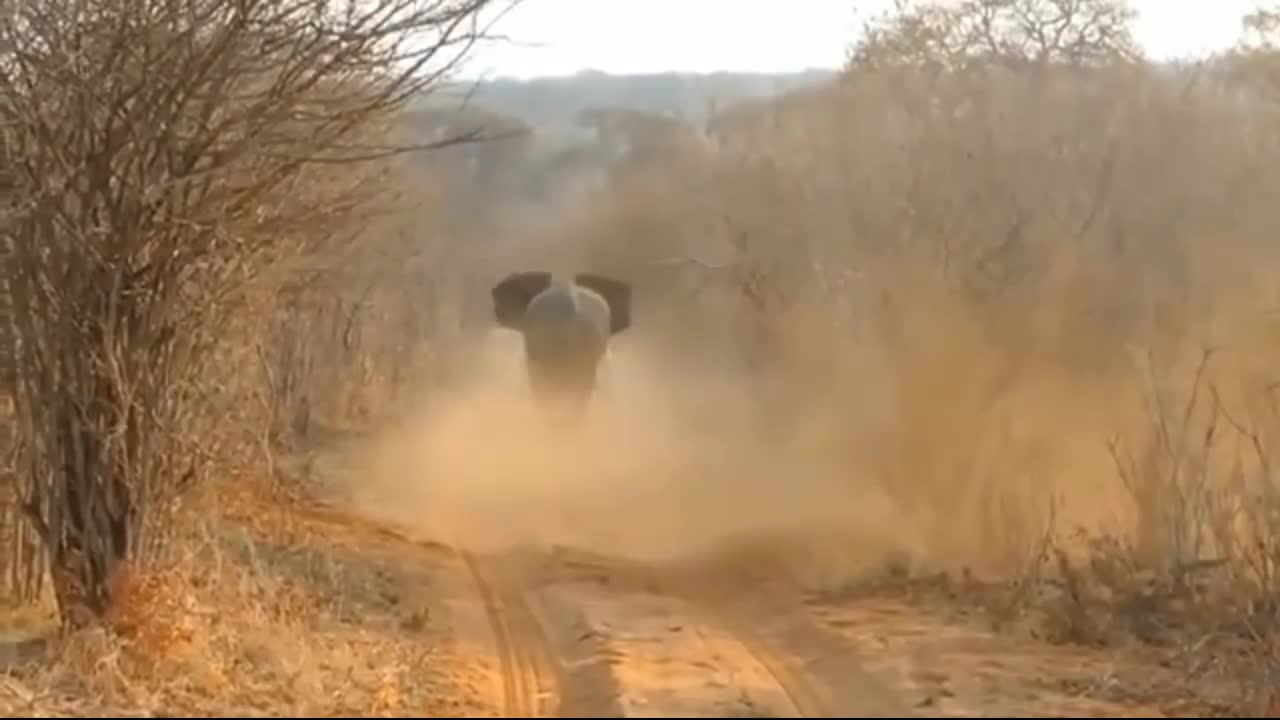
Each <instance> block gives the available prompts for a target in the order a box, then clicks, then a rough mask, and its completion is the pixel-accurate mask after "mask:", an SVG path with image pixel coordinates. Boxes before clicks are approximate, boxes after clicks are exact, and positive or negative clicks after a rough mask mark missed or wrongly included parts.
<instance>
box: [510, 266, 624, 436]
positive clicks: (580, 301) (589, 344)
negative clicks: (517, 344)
mask: <svg viewBox="0 0 1280 720" xmlns="http://www.w3.org/2000/svg"><path fill="white" fill-rule="evenodd" d="M491 294H492V296H493V313H494V319H495V320H497V322H498V324H499V325H501V326H503V327H506V328H510V329H512V330H516V331H518V332H519V333H520V334H521V335H522V336H523V337H524V350H525V368H526V370H527V372H528V374H529V383H530V387H531V389H532V390H533V393H534V396H535V397H536V398H537V399H538V401H539V403H540V404H542V405H543V406H544V407H548V406H561V407H564V406H567V407H568V409H569V410H570V411H571V412H572V413H574V414H575V415H576V414H578V413H580V412H581V411H582V410H583V409H585V406H586V403H587V401H588V400H590V398H591V396H592V394H593V393H594V392H595V387H596V371H597V370H598V369H599V366H600V362H601V359H602V358H603V357H604V355H605V351H606V350H607V349H608V345H609V339H610V337H612V336H613V335H616V334H618V333H620V332H622V331H624V330H626V329H627V328H628V327H630V326H631V286H630V285H628V284H627V283H624V282H620V281H618V280H614V279H612V278H607V277H604V276H601V275H595V274H591V273H579V274H577V275H574V276H573V277H572V278H571V279H568V280H563V279H556V278H554V277H553V276H552V274H551V273H549V272H542V271H533V272H518V273H512V274H511V275H508V276H507V277H506V278H505V279H503V280H502V282H499V283H498V284H497V285H494V286H493V289H492V290H491Z"/></svg>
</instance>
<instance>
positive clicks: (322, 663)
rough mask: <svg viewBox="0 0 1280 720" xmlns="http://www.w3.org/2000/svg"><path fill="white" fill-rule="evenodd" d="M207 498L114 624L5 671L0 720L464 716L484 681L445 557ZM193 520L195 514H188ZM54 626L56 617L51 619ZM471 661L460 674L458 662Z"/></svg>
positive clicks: (237, 501) (245, 497) (244, 500)
mask: <svg viewBox="0 0 1280 720" xmlns="http://www.w3.org/2000/svg"><path fill="white" fill-rule="evenodd" d="M240 495H241V496H240V497H232V496H229V495H227V494H225V493H221V494H217V496H216V497H215V496H214V495H210V496H209V497H207V498H205V499H204V500H203V501H202V504H200V505H199V506H198V507H192V508H189V509H188V512H190V515H189V516H188V517H187V519H188V520H189V521H190V524H189V525H188V527H189V528H190V531H189V532H188V533H185V534H184V535H183V537H180V538H178V539H177V540H176V541H175V544H174V549H175V555H176V557H175V558H174V559H173V560H172V562H169V563H166V564H165V566H164V567H163V569H160V570H157V571H154V572H148V573H146V574H144V575H137V576H133V577H131V578H129V579H127V580H124V581H122V582H124V583H125V585H126V587H125V588H123V590H122V591H123V592H124V600H123V601H122V602H121V603H120V605H119V607H118V608H117V610H116V611H115V613H114V614H113V617H112V618H111V625H110V630H101V629H100V630H96V631H88V632H82V633H78V634H75V635H72V636H68V637H66V638H63V639H60V640H57V641H55V643H54V645H53V647H51V648H50V649H51V651H52V655H53V657H54V660H53V661H52V662H49V663H45V664H40V665H20V666H17V667H16V668H15V669H13V670H11V671H10V672H9V673H8V674H6V675H4V676H0V708H3V713H4V714H5V715H9V716H13V717H17V716H28V717H31V716H34V717H89V716H100V715H106V716H113V715H114V716H116V717H130V716H135V717H175V716H188V717H192V716H203V717H224V716H229V717H236V716H241V717H255V716H281V715H284V716H292V717H351V716H355V717H405V716H418V717H423V716H426V717H460V716H463V717H469V716H475V715H487V714H490V713H491V712H492V708H491V707H489V706H488V705H487V704H486V703H488V702H489V698H487V696H486V695H485V693H486V692H487V685H485V683H486V682H487V680H486V679H485V678H484V677H483V675H481V674H479V671H476V673H475V674H472V675H468V674H467V668H468V667H476V666H475V665H474V658H470V660H469V659H468V657H467V653H468V652H471V653H474V652H476V651H475V650H471V651H468V650H467V649H466V648H463V647H459V646H458V645H457V644H456V643H455V642H454V639H453V637H452V636H451V635H449V634H448V631H447V630H445V629H444V626H442V625H441V623H440V621H439V619H438V617H437V614H438V613H439V610H440V608H439V606H438V605H437V604H436V603H438V602H439V600H440V593H439V591H438V589H437V588H435V587H434V585H433V583H434V580H435V578H434V576H433V574H432V571H433V570H435V569H438V565H439V563H440V556H439V554H438V553H434V554H433V552H432V551H431V550H430V549H428V548H423V547H421V546H417V545H414V544H412V543H409V542H408V541H405V540H403V539H398V538H395V537H392V536H388V535H387V534H385V533H381V532H378V531H376V530H374V529H372V528H369V527H368V526H364V525H360V524H358V523H352V522H350V521H349V520H347V519H344V518H340V517H332V516H325V515H323V514H317V513H314V512H311V513H309V512H306V511H302V512H298V511H287V510H284V509H281V508H280V507H279V505H278V501H276V500H274V499H273V500H264V499H263V498H260V497H254V496H253V494H252V493H240ZM198 518H202V519H198ZM49 619H50V620H52V618H51V617H50V618H49ZM469 662H471V663H472V664H471V665H469V664H468V663H469Z"/></svg>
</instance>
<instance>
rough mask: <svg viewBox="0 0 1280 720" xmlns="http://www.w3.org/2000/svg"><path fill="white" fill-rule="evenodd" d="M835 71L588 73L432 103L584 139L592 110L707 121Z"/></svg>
mask: <svg viewBox="0 0 1280 720" xmlns="http://www.w3.org/2000/svg"><path fill="white" fill-rule="evenodd" d="M834 75H835V73H834V71H831V70H807V71H803V72H797V73H786V74H777V75H773V74H763V73H760V74H756V73H727V72H726V73H712V74H694V73H663V74H656V75H610V74H608V73H604V72H599V71H584V72H580V73H578V74H576V75H569V76H563V77H545V78H534V79H529V80H520V79H514V78H498V79H493V80H485V81H481V82H479V83H465V84H464V83H456V84H452V85H450V86H447V87H445V88H442V89H441V90H439V91H437V92H436V93H435V94H434V95H433V96H432V98H431V99H430V100H429V101H428V104H429V105H431V106H435V107H437V108H438V107H440V106H441V105H443V106H446V107H448V106H450V105H452V106H455V107H456V106H457V105H458V103H460V102H463V101H465V102H467V103H468V104H469V105H471V106H473V107H475V106H478V108H482V109H483V110H484V111H488V112H493V113H497V114H499V115H506V116H511V117H517V118H519V119H520V120H522V121H523V122H524V123H526V124H528V125H529V126H531V127H532V128H534V129H535V130H537V131H539V134H541V135H544V136H546V135H553V136H554V135H561V134H568V135H569V136H570V137H577V136H579V135H580V133H581V131H580V129H579V128H577V127H576V125H575V117H576V116H577V114H578V113H579V112H580V111H582V110H586V109H596V108H610V109H628V110H640V111H645V112H650V113H657V114H662V115H667V116H670V117H675V118H681V119H683V120H685V121H687V122H691V123H695V124H698V125H701V124H702V123H703V122H704V121H705V120H706V118H707V117H708V115H710V114H712V113H714V112H717V111H722V110H724V109H726V108H727V107H730V106H733V105H736V104H738V103H741V102H743V101H749V100H762V99H767V98H771V97H775V96H777V95H780V94H783V93H786V92H789V91H791V90H796V89H800V88H805V87H810V86H813V85H816V84H819V83H822V82H824V81H827V80H829V79H831V78H832V77H833V76H834Z"/></svg>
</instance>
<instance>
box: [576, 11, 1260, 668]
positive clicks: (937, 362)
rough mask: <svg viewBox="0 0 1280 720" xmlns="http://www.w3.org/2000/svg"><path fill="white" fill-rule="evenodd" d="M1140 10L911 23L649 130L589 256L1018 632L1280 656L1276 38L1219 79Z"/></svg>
mask: <svg viewBox="0 0 1280 720" xmlns="http://www.w3.org/2000/svg"><path fill="white" fill-rule="evenodd" d="M1131 21H1132V17H1131V14H1130V13H1128V12H1127V11H1125V9H1124V8H1123V6H1120V5H1118V4H1114V3H1110V2H1105V1H1104V0H1092V1H1091V0H1086V1H1084V2H1074V1H1073V2H1057V1H1055V0H1009V1H1005V0H967V1H965V2H959V3H951V4H948V5H930V4H902V5H900V6H899V7H898V9H897V11H896V12H895V13H892V14H890V15H889V16H886V17H884V18H881V19H879V20H877V21H875V22H873V23H872V24H871V25H870V26H869V28H868V31H869V32H868V33H867V34H866V35H865V36H864V37H863V39H862V40H861V41H859V43H858V44H857V45H856V46H855V47H854V48H853V50H852V52H851V59H850V62H849V65H848V67H847V68H846V69H845V71H844V73H843V74H842V76H841V78H840V80H839V82H838V83H836V84H833V85H830V86H823V87H819V88H816V89H812V90H807V91H799V92H795V93H793V94H791V95H789V96H786V97H784V98H783V99H781V100H779V101H777V102H773V103H768V104H763V103H762V104H760V105H758V106H754V107H741V108H735V109H732V110H729V111H727V112H724V113H721V114H720V115H718V116H717V117H715V118H713V119H712V121H711V122H709V123H708V127H707V128H705V130H703V131H702V132H699V129H691V130H692V132H690V131H689V130H690V129H686V130H685V131H682V132H671V131H668V132H666V133H665V134H664V135H663V136H662V137H663V138H664V139H665V140H667V141H668V142H667V143H666V145H665V147H664V144H663V143H661V142H657V141H655V139H654V138H653V137H648V138H645V139H644V141H643V142H641V143H638V144H637V147H640V148H642V149H643V151H644V154H643V156H642V157H638V158H635V161H634V162H633V163H631V164H630V165H628V166H623V167H618V168H615V169H614V171H613V172H612V173H611V175H610V177H609V178H608V180H607V182H606V184H605V186H604V188H603V189H602V190H601V191H600V193H599V194H597V195H594V196H591V197H590V198H589V199H588V200H586V201H584V202H583V203H582V204H581V206H580V207H579V208H577V210H576V215H575V216H574V217H573V219H572V221H571V223H570V225H569V227H570V228H571V230H570V234H571V236H572V237H573V238H574V239H575V240H576V241H578V242H580V243H581V246H582V247H583V248H584V252H585V253H587V254H588V256H590V257H593V258H595V259H596V261H597V262H600V263H603V264H606V265H609V266H611V267H613V268H614V269H615V271H616V272H618V273H620V274H625V275H627V276H628V277H630V278H632V279H634V280H635V281H636V282H637V283H638V284H640V285H642V286H648V287H661V292H655V293H654V299H653V300H652V303H653V305H654V306H655V307H653V308H650V312H651V313H653V314H657V313H661V312H663V310H662V309H659V306H660V307H661V308H665V309H668V310H671V309H675V310H676V312H670V313H668V314H667V315H665V316H664V324H663V326H662V328H661V329H660V330H657V331H655V332H659V333H661V334H663V335H664V337H666V338H668V339H677V338H678V339H679V342H669V343H658V346H659V347H663V348H664V350H663V351H662V352H663V353H680V352H684V353H686V354H688V355H693V354H697V355H699V356H704V355H706V354H710V355H711V356H713V357H714V360H712V362H713V363H714V364H715V365H716V366H717V367H718V368H725V367H731V366H732V367H744V368H745V369H746V371H747V372H748V373H749V375H748V376H749V377H752V378H753V380H751V382H753V383H754V386H755V387H757V388H760V389H761V392H759V393H757V397H758V399H759V400H760V405H759V410H760V415H761V418H762V422H764V423H766V425H765V427H767V428H769V429H768V430H767V432H768V433H771V434H773V435H774V436H776V435H777V434H778V433H780V432H783V430H781V428H787V427H795V428H804V430H803V431H801V432H803V433H804V434H806V435H808V438H807V442H809V443H810V445H809V446H808V447H809V448H810V450H811V452H812V453H813V456H812V457H813V458H814V462H815V464H821V463H824V462H825V463H835V464H840V465H842V466H846V467H848V468H850V480H851V482H859V483H867V484H869V485H871V486H876V487H880V488H884V489H886V490H887V492H888V493H889V494H890V495H891V496H892V497H893V498H894V499H895V500H896V501H897V502H898V504H899V505H900V506H901V507H902V509H903V510H904V511H905V512H906V514H907V515H908V516H909V517H910V518H912V521H913V522H912V525H913V528H914V530H915V531H916V532H918V533H919V535H920V540H921V549H920V553H921V554H922V555H923V557H922V558H921V559H922V560H923V564H924V565H925V566H932V567H934V568H942V569H954V570H958V569H960V568H966V569H967V570H968V571H969V572H971V573H973V576H976V577H978V578H983V579H985V580H998V579H1003V580H1002V582H1003V581H1010V580H1016V581H1017V582H1015V583H1014V584H1013V585H1008V586H1005V587H1006V591H1007V595H1005V596H1004V597H1003V598H1002V599H1000V600H999V601H993V602H991V604H992V606H993V608H994V609H996V610H998V612H997V615H998V619H999V620H1000V621H1001V622H1008V621H1009V620H1015V619H1018V618H1020V617H1026V616H1027V615H1026V614H1027V613H1028V612H1031V613H1032V615H1033V616H1035V617H1040V618H1042V619H1043V622H1041V623H1039V624H1040V627H1038V628H1037V629H1036V631H1037V632H1038V633H1046V634H1048V635H1049V636H1050V637H1053V638H1055V639H1057V640H1059V641H1079V642H1088V643H1111V642H1122V641H1125V640H1128V639H1132V638H1134V637H1135V636H1136V637H1138V638H1139V639H1141V640H1144V641H1148V642H1152V643H1157V644H1167V645H1168V646H1170V647H1179V648H1190V647H1195V648H1198V649H1201V650H1203V649H1204V646H1203V645H1197V643H1202V642H1209V644H1210V646H1211V647H1212V648H1213V649H1212V650H1206V651H1205V652H1206V653H1209V654H1208V655H1206V654H1204V653H1199V654H1196V657H1197V658H1203V657H1209V656H1214V657H1216V658H1217V660H1216V661H1214V662H1212V663H1207V664H1201V665H1197V667H1198V669H1199V670H1214V671H1216V670H1218V669H1220V667H1219V663H1222V662H1226V661H1227V660H1228V659H1235V658H1239V657H1240V655H1239V654H1238V653H1236V652H1235V651H1234V650H1232V651H1227V650H1226V648H1234V649H1238V648H1239V647H1241V646H1248V647H1249V650H1247V651H1241V652H1244V653H1245V655H1246V656H1248V657H1249V658H1250V659H1249V661H1248V662H1249V663H1252V664H1253V665H1252V666H1253V667H1254V668H1258V667H1263V666H1269V663H1270V657H1269V655H1270V650H1269V648H1270V647H1271V644H1272V638H1273V637H1274V632H1275V630H1276V628H1277V626H1276V620H1277V617H1276V616H1275V607H1274V605H1275V603H1274V597H1275V592H1276V585H1275V581H1276V577H1277V575H1276V570H1275V568H1276V567H1277V562H1278V561H1280V555H1278V554H1277V545H1276V536H1275V528H1276V518H1277V516H1278V513H1280V506H1277V504H1276V501H1277V494H1276V493H1277V491H1276V488H1277V485H1276V483H1277V480H1280V478H1277V477H1276V476H1275V474H1274V473H1275V470H1274V467H1275V463H1276V459H1275V443H1276V442H1277V440H1280V435H1277V432H1278V431H1280V415H1278V414H1277V406H1276V404H1275V396H1274V393H1275V384H1276V380H1277V376H1276V369H1275V368H1276V361H1277V359H1278V358H1280V355H1277V351H1278V350H1280V348H1278V347H1277V345H1276V343H1277V336H1276V326H1275V303H1276V301H1277V296H1276V291H1275V287H1276V285H1275V283H1276V277H1277V275H1276V270H1277V260H1280V258H1278V257H1277V255H1276V251H1275V247H1274V242H1273V234H1274V229H1275V227H1276V225H1277V222H1278V221H1280V216H1278V215H1277V212H1276V210H1275V204H1274V202H1273V201H1272V200H1271V198H1274V197H1275V196H1276V192H1277V190H1280V175H1277V174H1276V173H1275V171H1274V168H1275V167H1276V166H1277V165H1276V162H1277V160H1280V115H1277V110H1276V108H1277V106H1276V101H1277V96H1276V94H1275V93H1276V89H1275V88H1276V87H1277V86H1276V78H1277V77H1280V76H1278V75H1277V73H1280V64H1277V56H1276V55H1275V52H1274V49H1273V48H1274V45H1273V42H1274V36H1273V35H1272V34H1271V33H1273V32H1274V25H1275V16H1274V15H1271V14H1269V13H1266V12H1259V13H1257V14H1255V15H1252V16H1250V17H1248V18H1246V19H1245V20H1244V22H1243V30H1244V31H1245V32H1244V34H1243V37H1244V39H1243V40H1242V42H1241V45H1240V46H1239V47H1238V48H1236V49H1233V50H1231V51H1229V52H1226V53H1223V54H1221V55H1219V56H1217V57H1214V58H1210V59H1206V60H1203V61H1198V62H1195V63H1156V62H1154V61H1148V60H1145V59H1144V58H1143V57H1142V56H1141V53H1140V52H1139V51H1138V50H1137V49H1136V47H1135V45H1134V43H1133V41H1132V39H1131V35H1130V32H1129V24H1130V23H1131ZM636 132H637V133H640V132H651V133H659V132H663V131H662V130H659V129H643V130H642V129H640V128H637V129H636ZM691 138H692V139H695V140H698V141H700V142H698V143H692V144H691V142H690V140H691ZM555 227H556V228H557V229H558V230H559V231H562V232H563V228H564V226H563V225H559V226H555ZM727 306H731V307H733V308H734V310H733V311H732V313H731V315H730V316H729V317H731V318H732V319H731V320H730V319H727V317H726V315H725V309H726V307H727ZM730 324H731V325H730ZM727 326H730V327H732V329H731V330H726V327H727ZM686 359H687V358H686ZM703 359H704V360H705V358H703ZM765 388H768V389H767V390H765ZM815 437H820V438H822V440H821V441H815V440H814V438H815ZM815 442H816V443H819V444H818V445H815V444H813V443H815ZM821 443H825V446H821ZM795 482H799V481H795ZM797 488H799V486H797ZM796 492H803V491H802V490H800V489H797V490H796ZM1259 653H1261V655H1259ZM1260 657H1263V658H1267V662H1262V663H1258V660H1259V658H1260ZM1184 659H1185V658H1184ZM1196 662H1199V661H1198V660H1197V661H1196ZM1210 666H1212V667H1210ZM1254 681H1258V678H1251V679H1250V682H1251V683H1252V682H1254ZM1252 687H1254V688H1258V687H1266V684H1265V683H1262V682H1261V681H1258V684H1255V685H1253V686H1252Z"/></svg>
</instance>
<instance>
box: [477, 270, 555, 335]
mask: <svg viewBox="0 0 1280 720" xmlns="http://www.w3.org/2000/svg"><path fill="white" fill-rule="evenodd" d="M549 287H551V273H549V272H543V271H536V270H535V271H531V272H518V273H511V274H510V275H508V276H507V277H506V278H504V279H503V280H502V282H500V283H498V284H497V285H494V286H493V289H492V290H490V291H489V294H490V295H492V296H493V318H494V319H495V320H497V321H498V324H499V325H501V326H503V327H507V328H511V329H512V330H520V329H522V328H523V327H524V311H525V308H527V307H529V302H530V301H531V300H533V298H534V297H536V296H537V295H538V293H540V292H542V291H543V290H546V289H547V288H549Z"/></svg>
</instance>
